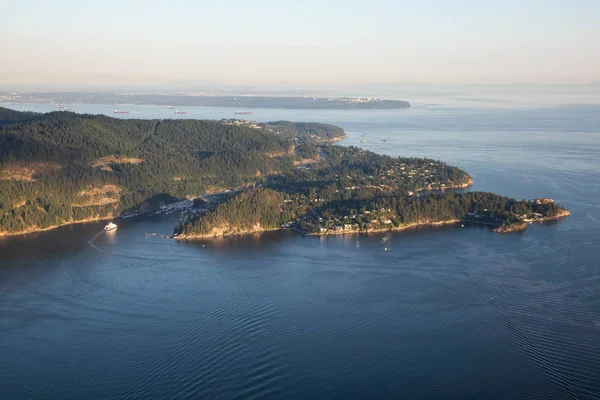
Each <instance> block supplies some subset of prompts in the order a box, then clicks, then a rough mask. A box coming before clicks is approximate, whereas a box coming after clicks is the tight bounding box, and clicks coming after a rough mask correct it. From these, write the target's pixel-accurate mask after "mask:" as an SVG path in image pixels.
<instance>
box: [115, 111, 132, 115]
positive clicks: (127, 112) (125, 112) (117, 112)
mask: <svg viewBox="0 0 600 400" xmlns="http://www.w3.org/2000/svg"><path fill="white" fill-rule="evenodd" d="M115 114H130V112H129V111H119V110H115Z"/></svg>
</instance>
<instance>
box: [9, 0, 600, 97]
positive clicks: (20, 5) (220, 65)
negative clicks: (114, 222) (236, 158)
mask: <svg viewBox="0 0 600 400" xmlns="http://www.w3.org/2000/svg"><path fill="white" fill-rule="evenodd" d="M0 10H1V11H0V57H1V58H0V59H1V60H2V61H0V86H4V87H8V86H11V87H13V86H14V87H19V86H27V85H29V86H31V85H55V86H56V87H64V88H76V87H77V88H78V87H82V88H83V87H88V86H94V85H99V86H102V85H105V86H107V85H108V86H110V85H112V86H118V85H129V86H132V85H139V86H140V87H143V86H148V87H150V86H160V85H167V84H171V83H172V84H186V83H207V84H208V83H213V84H218V85H306V86H319V85H344V84H371V83H372V84H377V83H379V84H381V83H388V82H394V83H409V84H423V83H425V84H524V83H528V84H531V83H533V84H564V83H588V82H591V81H600V23H598V21H600V0H570V1H564V0H560V1H558V0H519V1H516V0H504V1H500V0H494V1H492V0H412V1H401V0H395V1H387V0H360V1H354V0H344V1H337V0H319V1H313V0H304V1H294V2H292V1H286V0H278V1H266V0H265V1H263V0H242V1H238V0H211V1H204V0H194V1H192V0H162V1H155V0H145V1H141V0H140V1H138V0H119V1H113V0H102V1H83V0H77V1H69V0H18V1H15V0H0Z"/></svg>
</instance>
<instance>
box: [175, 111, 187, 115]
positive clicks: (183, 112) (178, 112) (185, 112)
mask: <svg viewBox="0 0 600 400" xmlns="http://www.w3.org/2000/svg"><path fill="white" fill-rule="evenodd" d="M175 114H187V111H175Z"/></svg>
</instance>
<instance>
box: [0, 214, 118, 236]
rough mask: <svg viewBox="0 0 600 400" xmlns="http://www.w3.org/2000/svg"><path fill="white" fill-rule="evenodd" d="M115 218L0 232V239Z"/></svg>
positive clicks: (99, 218) (84, 220)
mask: <svg viewBox="0 0 600 400" xmlns="http://www.w3.org/2000/svg"><path fill="white" fill-rule="evenodd" d="M115 218H117V217H116V216H114V215H110V216H103V217H100V216H98V217H93V218H84V219H79V220H75V221H68V222H65V223H64V224H61V225H52V226H48V227H46V228H38V227H30V228H29V229H27V230H24V231H18V232H5V231H2V232H0V237H10V236H22V235H28V234H31V233H38V232H45V231H51V230H53V229H56V228H60V227H61V226H67V225H75V224H85V223H89V222H98V221H108V220H111V219H115Z"/></svg>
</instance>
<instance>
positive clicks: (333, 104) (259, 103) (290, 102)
mask: <svg viewBox="0 0 600 400" xmlns="http://www.w3.org/2000/svg"><path fill="white" fill-rule="evenodd" d="M1 103H38V104H39V103H45V104H59V105H61V106H62V107H61V108H58V109H57V111H61V110H63V111H64V110H65V107H64V105H65V104H68V105H71V104H106V105H113V106H117V105H121V106H135V105H154V106H160V107H163V106H164V107H182V108H183V107H232V108H238V109H240V110H244V109H260V108H275V109H296V110H400V109H406V108H410V107H411V104H410V103H409V102H408V101H405V100H388V99H379V98H368V97H366V98H365V97H308V96H245V95H206V94H204V95H202V94H199V95H197V94H194V93H186V94H181V93H179V94H169V93H163V94H152V95H150V94H136V93H131V94H116V93H75V92H65V93H59V92H54V93H47V92H31V93H10V92H0V104H1Z"/></svg>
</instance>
